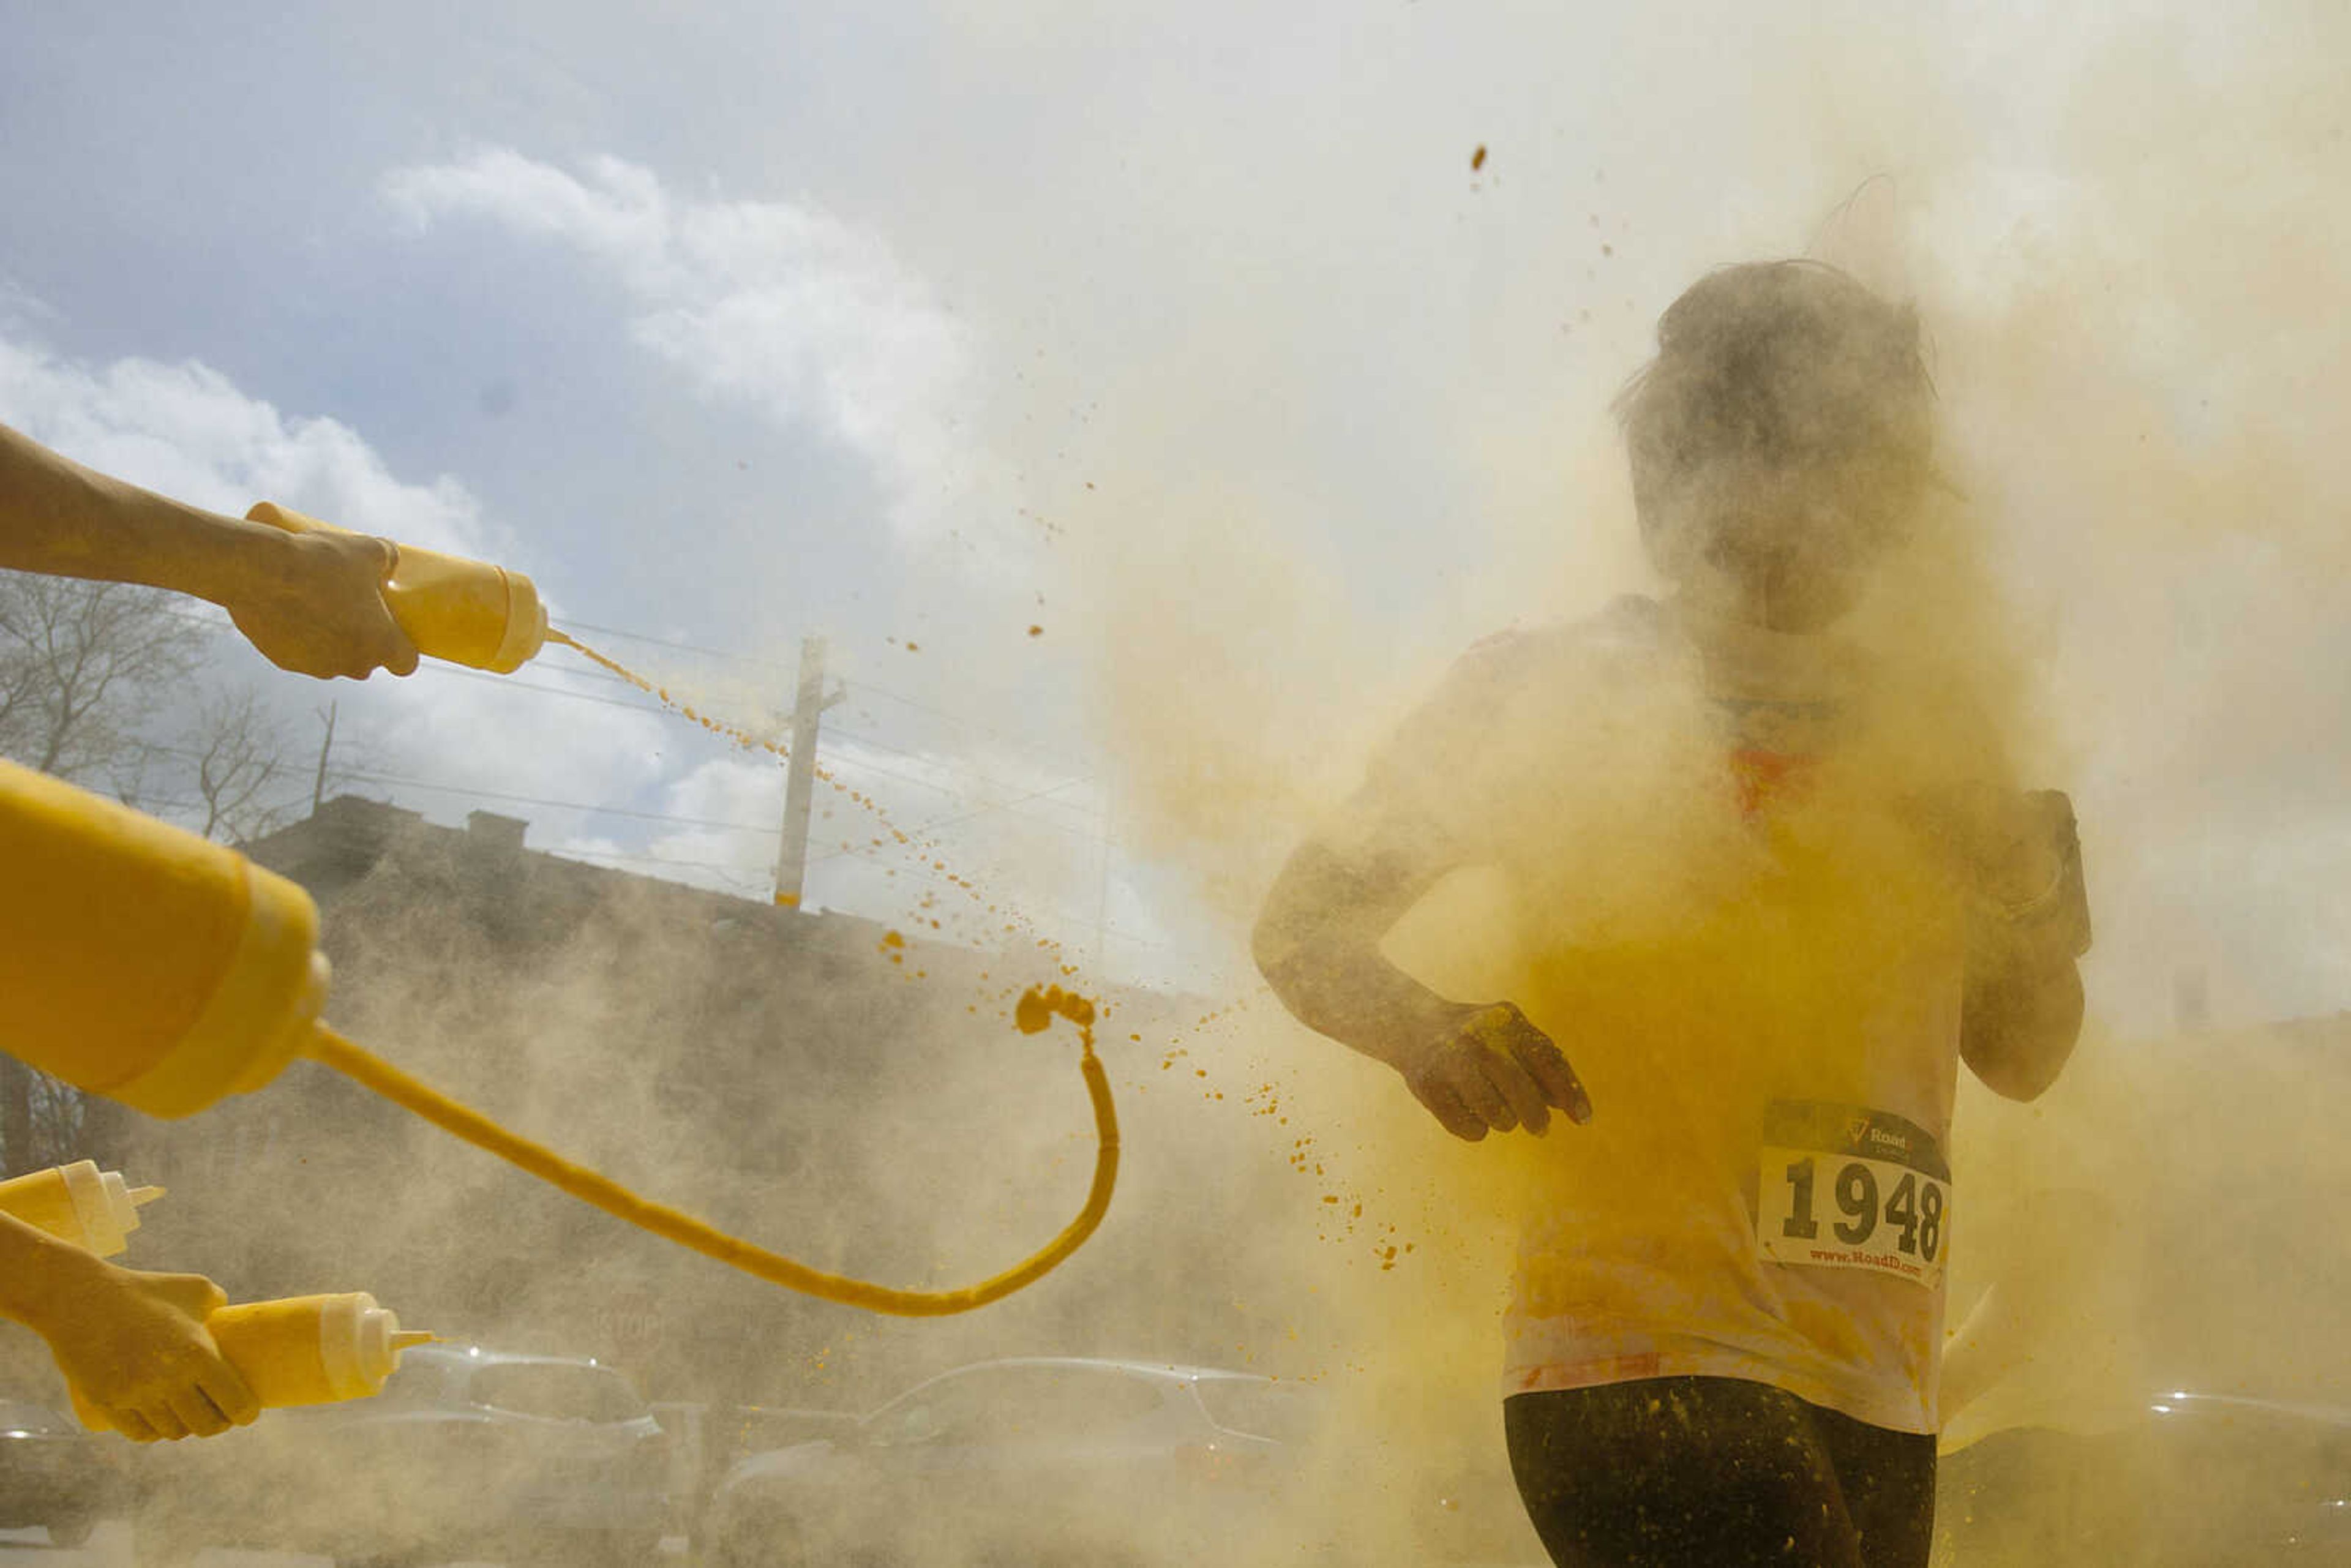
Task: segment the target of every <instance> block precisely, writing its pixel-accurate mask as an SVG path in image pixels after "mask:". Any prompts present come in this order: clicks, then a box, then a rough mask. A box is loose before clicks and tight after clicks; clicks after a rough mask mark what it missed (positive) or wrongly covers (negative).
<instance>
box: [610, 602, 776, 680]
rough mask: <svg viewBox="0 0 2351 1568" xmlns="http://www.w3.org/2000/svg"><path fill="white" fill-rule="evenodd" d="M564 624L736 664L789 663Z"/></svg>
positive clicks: (616, 629)
mask: <svg viewBox="0 0 2351 1568" xmlns="http://www.w3.org/2000/svg"><path fill="white" fill-rule="evenodd" d="M564 624H565V625H566V626H569V627H576V628H577V629H578V630H580V631H582V632H595V633H596V634H597V635H598V636H600V637H622V638H625V639H627V640H628V641H629V642H632V643H651V644H652V645H653V646H654V647H656V648H674V649H676V650H677V651H678V652H679V653H699V654H701V655H702V656H703V657H704V658H706V659H724V660H726V661H727V662H728V663H729V664H762V665H766V666H768V667H769V668H771V669H778V670H788V669H789V668H791V665H790V664H788V663H787V662H785V661H784V660H781V659H762V658H759V657H758V656H757V655H755V654H751V653H726V652H725V651H723V650H721V649H717V648H704V647H699V646H696V645H695V643H674V642H672V641H671V640H670V639H668V638H666V637H648V636H647V635H645V634H644V633H643V632H623V631H622V630H621V629H620V628H619V627H617V626H599V625H596V624H594V623H593V622H587V621H574V620H572V619H571V618H570V617H569V616H568V615H567V616H565V617H564Z"/></svg>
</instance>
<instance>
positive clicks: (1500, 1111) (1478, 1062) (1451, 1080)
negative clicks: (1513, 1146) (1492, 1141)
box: [1443, 1045, 1519, 1133]
mask: <svg viewBox="0 0 2351 1568" xmlns="http://www.w3.org/2000/svg"><path fill="white" fill-rule="evenodd" d="M1492 1061H1494V1058H1493V1057H1492V1056H1491V1055H1490V1054H1489V1053H1488V1051H1486V1049H1485V1048H1484V1047H1483V1046H1479V1045H1472V1046H1470V1047H1469V1048H1468V1050H1457V1051H1454V1052H1453V1053H1452V1055H1451V1056H1450V1058H1449V1059H1448V1060H1447V1061H1446V1063H1445V1067H1444V1069H1443V1071H1444V1073H1445V1076H1444V1080H1443V1082H1444V1083H1445V1085H1446V1086H1447V1088H1449V1089H1451V1090H1452V1091H1453V1092H1454V1093H1455V1094H1456V1095H1458V1097H1459V1098H1460V1101H1461V1103H1462V1104H1464V1105H1466V1106H1468V1108H1469V1113H1470V1114H1471V1115H1473V1116H1475V1117H1477V1118H1478V1119H1479V1121H1481V1122H1483V1123H1485V1124H1486V1125H1488V1126H1489V1127H1491V1128H1493V1129H1494V1131H1496V1132H1498V1133H1507V1132H1509V1131H1510V1129H1511V1128H1513V1127H1515V1126H1517V1125H1518V1124H1519V1119H1518V1118H1517V1117H1516V1116H1514V1115H1512V1114H1511V1113H1510V1102H1509V1101H1507V1100H1505V1099H1503V1098H1502V1092H1501V1091H1500V1090H1499V1089H1497V1088H1495V1087H1494V1081H1493V1080H1492V1079H1491V1078H1489V1077H1488V1076H1487V1069H1488V1067H1489V1064H1490V1063H1491V1062H1492Z"/></svg>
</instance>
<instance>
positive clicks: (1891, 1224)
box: [1755, 1100, 1951, 1290]
mask: <svg viewBox="0 0 2351 1568" xmlns="http://www.w3.org/2000/svg"><path fill="white" fill-rule="evenodd" d="M1755 1211H1756V1212H1755V1239H1756V1242H1757V1244H1758V1245H1759V1246H1760V1247H1761V1249H1762V1252H1763V1256H1764V1257H1765V1258H1767V1259H1769V1260H1771V1261H1772V1262H1774V1263H1784V1264H1788V1265H1790V1266H1792V1267H1796V1268H1806V1269H1866V1270H1871V1271H1872V1272H1874V1273H1879V1274H1886V1275H1890V1276H1892V1277H1893V1278H1895V1279H1897V1280H1909V1281H1915V1282H1916V1283H1917V1284H1921V1285H1924V1286H1926V1287H1927V1288H1928V1289H1929V1290H1932V1289H1934V1288H1935V1287H1937V1286H1938V1285H1940V1284H1941V1283H1942V1282H1943V1259H1944V1256H1945V1255H1946V1254H1947V1253H1948V1252H1949V1250H1950V1235H1951V1167H1950V1165H1949V1162H1947V1161H1946V1160H1945V1159H1944V1158H1943V1151H1942V1150H1941V1149H1940V1148H1939V1147H1938V1146H1937V1145H1936V1143H1935V1139H1934V1137H1933V1135H1932V1134H1929V1133H1928V1131H1927V1130H1926V1129H1925V1128H1924V1127H1921V1126H1919V1125H1918V1124H1917V1123H1915V1122H1909V1121H1905V1120H1904V1119H1903V1118H1902V1117H1900V1116H1896V1115H1895V1114H1894V1113H1891V1112H1887V1111H1872V1110H1869V1109H1867V1108H1866V1107H1864V1106H1855V1105H1833V1104H1829V1103H1824V1102H1822V1101H1816V1100H1775V1101H1773V1102H1772V1103H1771V1109H1770V1110H1768V1111H1767V1112H1765V1113H1764V1118H1763V1151H1762V1155H1761V1166H1760V1168H1759V1170H1758V1173H1757V1182H1756V1205H1755Z"/></svg>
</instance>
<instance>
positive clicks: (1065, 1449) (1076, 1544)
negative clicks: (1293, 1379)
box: [709, 1357, 1317, 1568]
mask: <svg viewBox="0 0 2351 1568" xmlns="http://www.w3.org/2000/svg"><path fill="white" fill-rule="evenodd" d="M1316 1406H1317V1401H1316V1400H1315V1398H1314V1396H1313V1391H1312V1390H1311V1389H1309V1388H1306V1387H1303V1386H1301V1385H1296V1384H1283V1383H1277V1382H1275V1381H1273V1380H1272V1379H1270V1378H1265V1377H1259V1376H1256V1375H1252V1374H1248V1373H1239V1372H1230V1371H1223V1370H1218V1369H1215V1368H1209V1367H1198V1366H1176V1365H1169V1364H1158V1363H1150V1362H1141V1361H1109V1360H1092V1359H1080V1358H1068V1357H1033V1358H1023V1359H1017V1360H1008V1361H991V1362H983V1363H980V1364H976V1365H972V1366H967V1367H962V1368H959V1369H958V1370H956V1371H954V1372H950V1373H946V1374H945V1375H941V1376H938V1377H935V1378H933V1379H931V1380H930V1381H929V1382H927V1383H925V1384H922V1385H919V1386H917V1387H915V1388H914V1389H913V1390H912V1391H910V1392H908V1393H906V1394H904V1395H901V1396H899V1397H898V1398H896V1399H894V1400H893V1401H891V1402H890V1403H889V1404H887V1405H885V1406H883V1407H882V1408H881V1409H879V1410H877V1411H875V1412H873V1413H872V1415H870V1416H865V1417H864V1418H863V1419H862V1420H860V1421H858V1422H857V1423H855V1425H854V1426H852V1427H849V1428H847V1429H845V1430H842V1431H840V1432H837V1433H835V1434H833V1435H831V1436H829V1437H821V1438H819V1439H817V1440H815V1441H810V1442H804V1443H799V1444H795V1445H793V1446H791V1447H789V1448H782V1449H779V1450H777V1451H774V1452H770V1453H765V1454H757V1455H754V1456H752V1457H751V1458H747V1459H744V1460H742V1461H740V1462H739V1463H737V1465H736V1466H735V1467H734V1468H733V1469H732V1470H730V1471H729V1472H728V1473H727V1475H726V1479H725V1480H724V1481H722V1482H721V1483H720V1486H719V1489H718V1491H717V1494H716V1497H715V1498H714V1499H713V1500H712V1503H711V1516H710V1524H709V1537H710V1542H711V1553H712V1559H713V1562H714V1563H716V1564H717V1565H718V1568H770V1565H772V1568H788V1565H789V1568H798V1565H799V1564H815V1563H825V1564H831V1563H872V1564H876V1565H881V1564H889V1565H892V1568H896V1565H900V1564H907V1565H911V1564H916V1563H922V1564H929V1563H1021V1564H1024V1565H1025V1564H1032V1563H1059V1562H1068V1563H1088V1564H1102V1563H1186V1564H1192V1563H1202V1562H1226V1561H1231V1560H1233V1559H1235V1558H1236V1557H1237V1556H1238V1555H1239V1549H1241V1548H1245V1547H1252V1546H1261V1545H1262V1543H1263V1542H1265V1541H1266V1539H1267V1538H1268V1537H1267V1532H1269V1531H1280V1530H1281V1529H1283V1528H1285V1527H1284V1525H1283V1523H1282V1522H1281V1520H1280V1514H1281V1510H1280V1506H1279V1502H1280V1495H1279V1494H1280V1492H1281V1490H1282V1489H1283V1487H1284V1485H1285V1483H1286V1482H1288V1481H1289V1480H1290V1478H1291V1477H1292V1476H1293V1475H1294V1474H1296V1473H1297V1471H1298V1469H1299V1467H1300V1465H1301V1463H1302V1462H1303V1459H1304V1449H1305V1445H1306V1444H1307V1442H1308V1440H1309V1438H1310V1437H1311V1433H1312V1431H1313V1428H1314V1427H1315V1426H1316V1424H1317V1409H1316ZM1312 1549H1313V1543H1312V1542H1302V1543H1300V1548H1299V1550H1300V1554H1299V1555H1296V1556H1293V1557H1292V1558H1291V1559H1290V1560H1292V1561H1311V1551H1312Z"/></svg>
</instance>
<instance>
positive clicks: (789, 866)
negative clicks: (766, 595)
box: [776, 637, 848, 909]
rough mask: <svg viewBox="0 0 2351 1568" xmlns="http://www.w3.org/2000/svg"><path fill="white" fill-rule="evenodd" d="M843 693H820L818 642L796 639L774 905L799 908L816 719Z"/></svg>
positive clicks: (813, 781)
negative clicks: (795, 683) (794, 683)
mask: <svg viewBox="0 0 2351 1568" xmlns="http://www.w3.org/2000/svg"><path fill="white" fill-rule="evenodd" d="M846 695H848V694H847V693H846V692H844V691H842V690H841V689H840V688H839V687H835V688H834V689H833V690H832V691H831V692H830V693H828V692H827V691H826V690H825V689H824V639H823V638H821V637H803V638H802V639H800V678H799V689H798V690H797V691H796V692H794V694H793V695H792V747H791V755H790V756H789V757H788V758H785V761H784V841H783V843H782V844H781V845H779V846H778V848H777V850H776V903H777V904H779V905H781V906H782V907H784V908H786V909H797V908H799V903H800V893H801V891H802V884H803V883H805V882H806V881H807V878H808V835H809V806H810V800H811V799H812V798H813V796H814V795H815V793H816V732H817V719H818V717H819V716H820V715H821V714H822V713H823V712H824V710H825V709H827V708H829V707H831V706H833V704H835V703H837V702H840V701H841V699H842V698H843V697H845V696H846Z"/></svg>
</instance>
